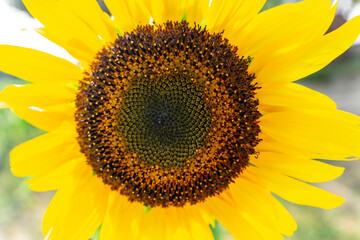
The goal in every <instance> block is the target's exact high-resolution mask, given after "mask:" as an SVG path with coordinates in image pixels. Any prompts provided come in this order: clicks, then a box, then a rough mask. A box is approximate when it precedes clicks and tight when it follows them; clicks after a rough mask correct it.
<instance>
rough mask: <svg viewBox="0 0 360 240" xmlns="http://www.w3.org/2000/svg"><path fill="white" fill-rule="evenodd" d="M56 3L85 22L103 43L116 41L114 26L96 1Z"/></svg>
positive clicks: (78, 0)
mask: <svg viewBox="0 0 360 240" xmlns="http://www.w3.org/2000/svg"><path fill="white" fill-rule="evenodd" d="M58 3H59V5H60V6H61V7H63V8H64V9H68V10H69V11H71V13H73V14H74V15H75V16H77V17H78V18H79V19H81V20H82V21H83V22H85V23H86V25H87V26H88V27H89V28H90V29H91V30H92V31H93V33H94V34H96V35H99V36H101V38H102V39H103V40H104V41H105V42H112V41H114V40H115V39H116V37H117V32H116V29H115V26H114V25H113V23H112V21H111V19H110V17H109V16H108V15H107V14H106V13H105V12H103V11H102V10H101V8H100V6H99V4H98V3H97V1H96V0H77V1H72V0H58Z"/></svg>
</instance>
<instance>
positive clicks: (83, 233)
mask: <svg viewBox="0 0 360 240" xmlns="http://www.w3.org/2000/svg"><path fill="white" fill-rule="evenodd" d="M79 171H81V170H79ZM86 171H87V173H86V174H82V178H78V179H75V180H74V181H73V182H71V183H69V184H68V185H67V186H65V187H63V188H61V189H60V190H58V191H57V193H56V194H55V196H54V198H53V199H52V200H51V202H50V204H49V206H48V208H47V210H46V213H45V215H44V219H43V233H44V235H45V236H47V239H52V240H63V239H69V240H88V239H90V238H91V236H92V235H93V234H94V233H95V231H96V229H97V228H98V227H99V226H100V224H101V223H102V221H103V218H104V215H105V212H106V208H107V203H108V196H109V193H110V189H109V187H108V186H105V184H104V183H103V182H102V180H101V179H100V178H98V177H96V176H93V174H92V172H91V171H88V169H86Z"/></svg>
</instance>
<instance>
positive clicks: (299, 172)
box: [251, 152, 345, 182]
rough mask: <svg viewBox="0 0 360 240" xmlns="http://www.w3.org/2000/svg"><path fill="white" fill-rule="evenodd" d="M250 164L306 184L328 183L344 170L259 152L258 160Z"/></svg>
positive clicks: (302, 158) (254, 159)
mask: <svg viewBox="0 0 360 240" xmlns="http://www.w3.org/2000/svg"><path fill="white" fill-rule="evenodd" d="M251 163H253V164H254V165H256V166H258V167H261V168H263V169H267V170H269V171H277V172H279V173H282V174H284V175H287V176H290V177H294V178H297V179H299V180H302V181H306V182H325V181H330V180H332V179H335V178H337V177H339V176H341V174H343V172H344V169H345V168H342V167H335V166H332V165H330V164H326V163H323V162H319V161H316V160H312V159H310V158H305V157H299V156H294V155H285V154H279V153H275V152H261V153H260V155H259V157H258V158H253V159H252V160H251Z"/></svg>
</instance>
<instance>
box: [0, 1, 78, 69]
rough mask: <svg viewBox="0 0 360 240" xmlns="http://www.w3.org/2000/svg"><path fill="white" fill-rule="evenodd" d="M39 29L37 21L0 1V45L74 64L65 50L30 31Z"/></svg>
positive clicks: (39, 25) (73, 60) (40, 25)
mask: <svg viewBox="0 0 360 240" xmlns="http://www.w3.org/2000/svg"><path fill="white" fill-rule="evenodd" d="M41 27H43V25H42V24H41V23H40V22H39V21H38V20H36V19H34V18H32V17H30V16H29V15H28V14H26V13H25V12H23V11H21V10H18V9H16V8H14V7H12V6H10V5H8V3H7V2H6V1H4V0H0V44H2V45H14V46H21V47H27V48H32V49H36V50H40V51H43V52H47V53H50V54H52V55H54V56H58V57H61V58H65V59H67V60H69V61H71V62H74V63H76V62H77V61H76V60H75V59H74V58H73V57H71V56H70V54H69V53H68V52H67V51H66V50H65V49H63V48H62V47H60V46H58V45H56V44H54V43H52V42H51V41H49V40H47V39H46V38H45V37H43V36H41V35H40V34H39V33H37V32H35V31H33V30H32V29H35V28H41ZM24 29H28V30H24Z"/></svg>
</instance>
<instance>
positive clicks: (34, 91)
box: [0, 83, 76, 131]
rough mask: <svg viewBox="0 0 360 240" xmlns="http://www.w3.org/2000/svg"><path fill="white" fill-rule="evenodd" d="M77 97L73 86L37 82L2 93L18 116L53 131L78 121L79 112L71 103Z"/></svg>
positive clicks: (17, 86)
mask: <svg viewBox="0 0 360 240" xmlns="http://www.w3.org/2000/svg"><path fill="white" fill-rule="evenodd" d="M75 96H76V91H75V90H74V89H72V88H70V87H65V86H62V85H58V84H39V83H34V84H26V85H11V86H8V87H6V88H5V89H4V90H3V91H2V92H1V93H0V101H4V102H6V103H7V104H8V105H9V106H10V107H11V108H12V109H13V111H14V112H15V113H16V115H18V116H19V117H20V118H23V119H24V120H26V121H28V122H29V123H30V124H32V125H34V126H36V127H38V128H40V129H42V130H45V131H50V130H52V129H55V128H57V127H59V126H60V125H61V123H62V122H63V121H69V122H72V121H74V113H75V110H76V109H75V107H74V106H73V105H71V102H73V101H74V99H75ZM44 99H46V101H44Z"/></svg>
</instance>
